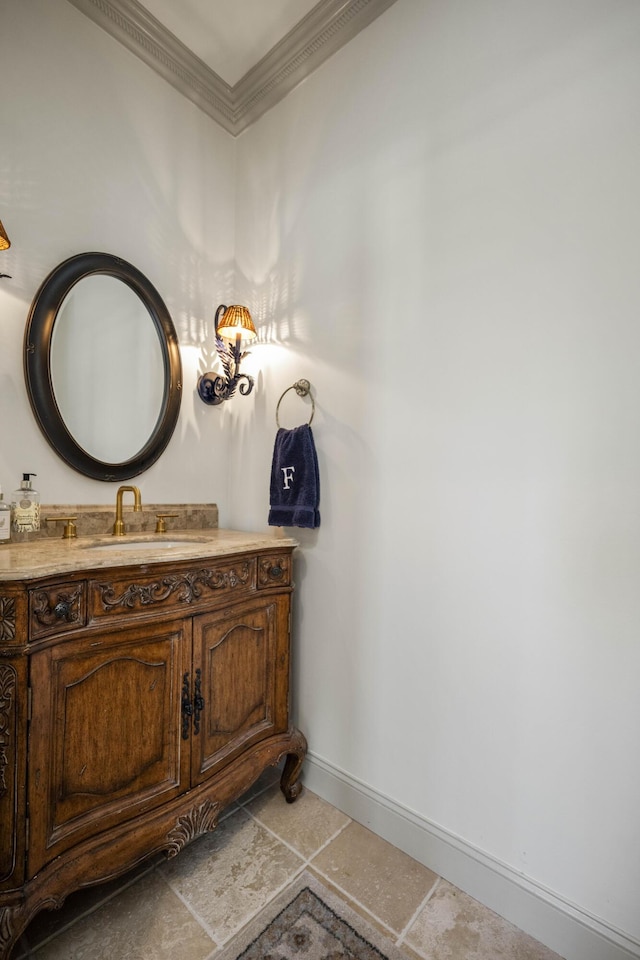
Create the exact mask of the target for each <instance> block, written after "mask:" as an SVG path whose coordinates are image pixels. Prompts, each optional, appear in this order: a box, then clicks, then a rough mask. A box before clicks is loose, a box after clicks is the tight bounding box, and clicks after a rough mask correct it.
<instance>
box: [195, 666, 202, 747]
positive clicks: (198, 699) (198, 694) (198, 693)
mask: <svg viewBox="0 0 640 960" xmlns="http://www.w3.org/2000/svg"><path fill="white" fill-rule="evenodd" d="M203 710H204V697H203V696H202V671H201V670H200V669H199V668H198V669H197V670H196V684H195V695H194V697H193V732H194V734H198V733H200V714H201V713H202V711H203Z"/></svg>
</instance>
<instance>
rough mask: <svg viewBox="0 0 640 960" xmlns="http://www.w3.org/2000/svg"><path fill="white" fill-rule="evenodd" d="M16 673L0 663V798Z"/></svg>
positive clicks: (4, 783) (4, 786)
mask: <svg viewBox="0 0 640 960" xmlns="http://www.w3.org/2000/svg"><path fill="white" fill-rule="evenodd" d="M17 676H18V675H17V673H16V671H15V669H14V668H13V667H12V666H9V665H8V664H4V665H0V798H1V797H4V796H5V795H6V793H7V791H8V789H9V788H8V786H7V778H6V771H7V767H8V765H9V754H8V751H9V748H10V747H11V729H12V726H15V725H12V723H11V714H12V712H13V702H14V698H15V692H16V682H17Z"/></svg>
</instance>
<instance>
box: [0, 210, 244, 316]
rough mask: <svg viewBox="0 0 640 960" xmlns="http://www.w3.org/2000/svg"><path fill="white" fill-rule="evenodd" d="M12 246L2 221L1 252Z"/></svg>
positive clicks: (0, 225)
mask: <svg viewBox="0 0 640 960" xmlns="http://www.w3.org/2000/svg"><path fill="white" fill-rule="evenodd" d="M10 246H11V240H9V237H8V236H7V234H6V231H5V229H4V227H3V226H2V220H0V250H8V249H9V247H10ZM249 319H251V318H249Z"/></svg>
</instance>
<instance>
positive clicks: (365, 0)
mask: <svg viewBox="0 0 640 960" xmlns="http://www.w3.org/2000/svg"><path fill="white" fill-rule="evenodd" d="M69 3H71V4H72V5H73V6H74V7H77V9H78V10H81V11H82V13H84V14H86V16H88V17H90V18H91V20H93V21H94V22H95V23H97V24H98V25H99V26H100V27H102V28H103V29H104V30H106V31H107V33H109V34H111V36H112V37H115V39H116V40H118V41H119V42H120V43H122V44H123V45H124V46H125V47H127V49H128V50H130V51H131V52H132V53H134V54H135V55H136V56H137V57H139V58H140V59H141V60H143V61H144V62H145V63H146V64H147V65H148V66H149V67H151V68H152V69H153V70H155V71H156V73H158V74H160V76H161V77H163V78H164V79H165V80H166V81H167V82H168V83H170V84H171V85H172V86H173V87H175V88H176V90H179V91H180V93H182V94H183V95H184V96H185V97H187V98H188V99H189V100H191V101H192V103H195V105H196V106H197V107H199V108H200V109H201V110H203V111H204V112H205V113H206V114H208V116H210V117H211V118H212V119H213V120H215V121H216V122H217V123H219V124H220V125H221V126H223V127H224V129H225V130H227V131H228V132H229V133H230V134H232V135H233V136H237V135H238V134H239V133H241V132H242V131H243V130H245V129H246V128H247V127H248V126H249V125H250V124H252V123H254V121H256V120H257V119H258V118H259V117H261V116H262V114H263V113H266V111H267V110H269V109H270V108H271V107H273V106H274V105H275V104H276V103H278V101H279V100H282V98H283V97H285V96H286V95H287V93H289V91H290V90H292V89H293V88H294V87H295V86H296V85H297V84H298V83H300V81H301V80H304V78H305V77H308V76H309V74H310V73H312V72H313V71H314V70H316V69H317V67H319V66H320V64H321V63H324V61H325V60H327V59H328V58H329V57H330V56H332V55H333V54H334V53H335V52H336V51H337V50H339V49H340V47H342V46H344V44H346V43H348V41H349V40H351V39H352V38H353V37H355V36H356V34H357V33H359V32H360V31H361V30H362V29H363V28H364V27H366V26H368V24H370V23H371V22H372V21H373V20H375V19H376V17H378V16H380V14H381V13H383V12H384V11H385V10H386V9H387V8H388V7H390V6H391V5H392V4H393V3H395V0H320V2H319V3H317V4H316V6H315V7H313V9H312V10H310V12H309V13H308V14H307V15H306V16H305V17H303V19H302V20H301V21H300V22H299V23H298V24H296V26H295V27H294V28H293V29H292V30H290V31H289V33H288V34H287V35H286V36H285V37H283V38H282V40H280V41H279V43H277V44H276V45H275V46H274V47H273V48H272V49H271V50H270V51H269V53H267V54H266V56H265V57H263V58H262V60H260V61H259V62H258V63H257V64H256V65H255V66H254V67H252V68H251V69H250V70H249V71H248V72H247V73H246V74H245V75H244V77H242V79H241V80H239V81H238V83H236V84H235V86H229V84H228V83H225V81H224V80H223V79H222V77H219V76H218V74H217V73H215V72H214V71H213V70H211V69H210V68H209V67H208V66H207V65H206V64H205V63H204V62H203V61H202V60H200V58H199V57H197V56H196V55H195V54H194V53H193V52H192V51H191V50H189V48H188V47H186V46H185V45H184V44H183V43H181V42H180V40H178V38H177V37H176V36H174V34H173V33H171V32H170V31H169V30H167V29H166V27H164V26H163V25H162V24H161V23H160V21H159V20H157V19H156V18H155V17H153V16H152V15H151V14H150V13H149V12H148V10H146V9H145V7H144V6H143V5H142V4H141V3H139V2H138V0H69Z"/></svg>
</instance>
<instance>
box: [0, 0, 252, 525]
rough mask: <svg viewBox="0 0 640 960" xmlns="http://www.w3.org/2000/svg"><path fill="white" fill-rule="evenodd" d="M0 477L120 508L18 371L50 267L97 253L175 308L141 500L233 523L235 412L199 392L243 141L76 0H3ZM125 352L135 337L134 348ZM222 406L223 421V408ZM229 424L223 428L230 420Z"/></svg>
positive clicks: (50, 496)
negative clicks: (155, 439) (174, 369)
mask: <svg viewBox="0 0 640 960" xmlns="http://www.w3.org/2000/svg"><path fill="white" fill-rule="evenodd" d="M1 8H2V16H1V21H2V24H1V28H0V63H2V71H3V76H4V77H5V78H6V79H5V82H4V84H3V93H2V96H1V97H0V219H1V220H2V222H3V223H4V226H5V228H6V230H7V233H8V234H9V237H10V239H11V241H12V246H11V249H10V250H9V251H7V252H5V253H2V255H1V257H0V272H2V273H9V274H11V275H12V279H11V280H0V320H1V323H0V325H1V328H2V349H1V350H0V409H1V411H2V429H1V431H0V438H1V439H0V483H1V484H2V486H3V489H4V491H5V495H8V494H9V493H10V491H11V490H13V489H14V488H15V486H16V485H17V482H18V480H19V479H20V478H21V475H22V472H23V471H26V470H29V471H34V472H35V473H37V475H38V476H37V478H36V479H35V480H34V486H36V487H37V489H38V490H39V491H40V493H41V496H42V500H43V502H45V503H111V502H112V501H114V499H115V485H113V484H105V483H102V482H100V481H94V480H89V479H86V478H83V477H81V476H80V474H77V473H75V472H74V471H73V470H71V469H69V468H68V467H67V466H66V465H65V463H64V462H63V461H62V460H60V459H59V458H58V457H57V456H56V454H55V453H54V451H53V450H52V449H51V448H50V447H49V445H48V444H47V442H46V441H45V439H44V438H43V436H42V435H41V433H40V431H39V429H38V427H37V425H36V422H35V420H34V418H33V416H32V414H31V409H30V407H29V403H28V399H27V395H26V391H25V386H24V377H23V372H22V350H23V343H22V340H23V336H24V326H25V321H26V318H27V315H28V312H29V306H30V303H31V300H32V298H33V296H34V294H35V292H36V290H37V289H38V287H39V285H40V283H41V282H42V280H43V279H44V277H45V276H46V275H47V274H48V273H49V271H50V270H51V269H53V267H54V266H56V265H57V264H58V263H59V262H61V261H62V260H64V259H66V258H67V257H70V256H72V255H74V254H77V253H84V252H88V251H92V250H96V251H101V252H105V253H113V254H117V255H118V256H120V257H122V258H123V259H125V260H128V261H129V262H130V263H132V264H133V265H134V266H136V267H137V268H138V269H139V270H141V271H142V272H143V273H144V274H145V275H146V276H147V277H148V278H149V280H150V281H151V282H152V283H153V285H154V286H155V287H156V289H157V290H158V292H159V293H160V295H161V296H162V298H163V299H164V301H165V303H166V304H167V307H168V308H169V311H170V313H171V315H172V317H173V321H174V323H175V325H176V329H177V332H178V339H179V342H180V348H181V355H182V362H183V375H184V391H183V402H182V407H181V413H180V420H179V422H178V426H177V428H176V431H175V433H174V435H173V438H172V440H171V442H170V444H169V446H168V448H167V450H166V451H165V453H164V454H163V456H162V458H161V459H160V460H159V461H158V462H157V463H156V464H155V465H154V466H153V467H152V468H151V469H150V470H148V471H147V472H146V473H145V474H144V475H143V476H142V477H140V478H139V479H138V480H137V481H136V482H137V483H139V485H140V488H141V490H142V496H143V503H144V502H145V501H146V502H148V503H152V502H184V501H192V502H194V501H196V502H197V501H210V502H217V503H219V505H220V511H221V517H220V519H221V523H224V522H225V507H226V503H227V485H228V475H229V474H228V447H229V439H230V436H231V433H230V431H229V429H228V424H229V415H228V414H227V413H226V412H223V411H215V412H214V411H212V410H211V409H210V408H208V407H205V406H204V404H202V403H201V401H200V400H199V399H198V398H197V397H196V396H195V393H194V391H195V385H196V379H197V374H198V372H200V373H201V372H204V370H205V369H208V368H210V363H206V362H205V358H206V359H207V360H209V361H211V359H212V358H211V356H210V354H209V355H207V354H206V353H205V351H204V350H203V342H206V339H207V338H208V343H209V345H210V344H211V339H210V333H211V330H212V327H213V315H214V312H215V309H216V307H217V305H218V303H219V302H228V300H227V299H226V298H228V297H230V296H231V293H232V292H233V284H234V264H233V257H234V217H235V213H234V190H233V183H234V157H235V143H234V141H233V139H232V138H231V137H230V136H229V135H228V134H227V133H226V132H225V131H224V130H222V129H221V128H220V127H218V126H217V125H216V124H214V123H213V122H212V121H211V120H210V119H209V118H208V117H206V116H205V115H204V114H203V113H201V112H200V111H199V110H198V109H196V107H195V106H194V105H193V104H191V103H189V102H188V101H187V100H185V99H184V98H183V97H182V96H181V95H180V94H178V93H177V92H176V91H175V90H174V89H173V88H172V87H170V86H169V85H168V84H167V83H165V82H164V81H163V80H161V79H160V78H159V77H158V76H157V75H156V74H155V73H153V72H152V71H151V70H149V68H148V67H146V66H145V65H144V64H143V63H142V62H141V61H140V60H138V59H137V58H136V57H134V56H133V55H132V54H130V53H129V52H128V51H126V50H125V49H124V48H123V47H122V46H121V45H120V44H118V43H117V42H116V41H115V40H113V39H112V38H111V37H109V36H107V34H106V33H104V31H103V30H101V29H100V28H99V27H98V26H97V25H96V24H94V23H93V22H92V21H91V20H89V19H88V18H87V17H86V16H84V14H82V13H80V12H79V11H78V10H76V9H75V8H74V7H72V6H71V5H70V4H69V3H67V2H66V0H23V2H21V3H9V2H2V4H1ZM123 349H126V344H123ZM212 414H215V415H212ZM225 424H226V425H225Z"/></svg>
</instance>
